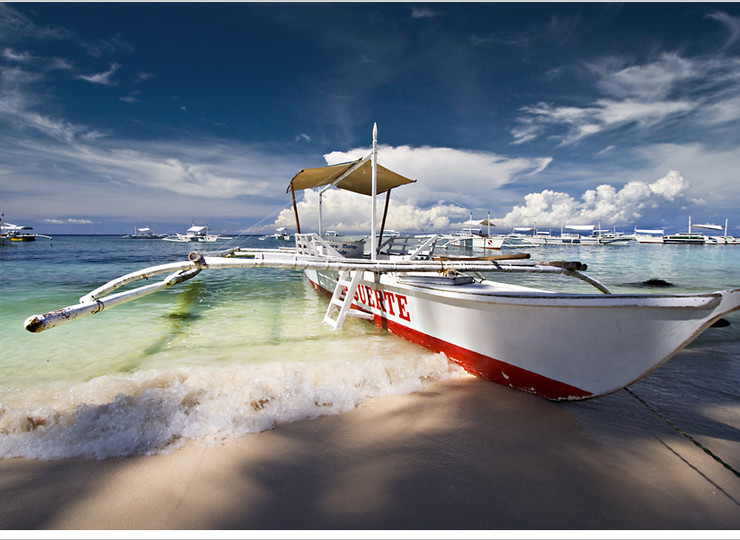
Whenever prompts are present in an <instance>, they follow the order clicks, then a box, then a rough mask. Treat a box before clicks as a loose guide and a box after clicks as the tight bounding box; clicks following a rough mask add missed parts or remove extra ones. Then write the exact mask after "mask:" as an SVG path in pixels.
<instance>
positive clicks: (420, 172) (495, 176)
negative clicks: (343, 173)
mask: <svg viewBox="0 0 740 540" xmlns="http://www.w3.org/2000/svg"><path fill="white" fill-rule="evenodd" d="M369 152H370V149H369V148H358V149H354V150H350V151H348V152H331V153H329V154H326V155H325V156H324V159H325V160H326V162H327V164H329V165H332V164H335V163H343V162H348V161H352V160H355V159H358V158H360V157H362V156H365V155H367V154H368V153H369ZM378 156H379V157H378V161H379V162H380V163H381V164H382V165H383V166H384V167H387V168H389V169H391V170H393V171H397V172H399V173H401V174H403V175H404V176H407V177H409V178H412V179H415V180H417V179H418V180H420V181H419V182H418V183H416V184H413V185H412V186H408V187H405V188H404V194H403V195H400V196H402V197H407V198H413V199H415V200H416V201H417V203H418V204H420V205H426V204H430V203H433V202H436V201H438V200H440V199H445V200H453V201H454V200H457V201H460V202H462V203H463V204H467V203H472V202H475V201H476V200H479V197H480V196H479V193H481V192H486V193H487V192H490V191H491V190H493V189H496V188H498V187H501V186H503V185H506V184H509V183H510V182H513V181H514V180H515V179H516V178H518V177H520V176H527V175H534V174H537V173H539V172H541V171H543V170H544V169H545V168H546V167H547V166H548V165H549V164H550V162H551V161H552V158H549V157H540V158H537V157H535V158H510V157H506V156H501V155H498V154H495V153H493V152H481V151H473V150H460V149H455V148H444V147H442V148H440V147H430V146H422V147H411V146H396V147H393V146H386V145H380V146H379V148H378ZM406 194H407V195H406ZM465 194H468V195H465Z"/></svg>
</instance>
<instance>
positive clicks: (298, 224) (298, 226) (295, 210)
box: [290, 182, 301, 234]
mask: <svg viewBox="0 0 740 540" xmlns="http://www.w3.org/2000/svg"><path fill="white" fill-rule="evenodd" d="M290 194H291V195H292V196H293V213H294V214H295V230H296V233H298V234H301V222H300V221H298V205H297V204H296V202H295V189H293V183H292V182H291V184H290Z"/></svg>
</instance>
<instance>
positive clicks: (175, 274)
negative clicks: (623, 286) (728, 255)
mask: <svg viewBox="0 0 740 540" xmlns="http://www.w3.org/2000/svg"><path fill="white" fill-rule="evenodd" d="M413 181H414V180H410V179H408V178H406V177H403V176H401V175H399V174H397V173H395V172H393V171H390V170H388V169H386V168H384V167H382V166H380V165H378V164H377V128H376V127H374V129H373V149H372V151H371V153H370V154H369V155H368V156H365V157H364V158H362V159H359V160H357V161H355V162H353V163H348V164H342V165H333V166H328V167H320V168H315V169H304V170H301V171H300V172H299V173H298V174H297V175H296V176H295V177H294V178H293V179H292V180H291V182H290V185H289V187H288V191H289V192H291V193H292V195H293V206H294V210H295V216H296V230H297V232H296V235H295V238H296V245H295V248H294V249H291V250H287V249H273V250H259V249H240V248H234V249H232V250H229V251H228V252H221V253H202V252H198V251H193V252H191V253H190V255H189V256H188V260H186V261H180V262H173V263H169V264H163V265H159V266H153V267H150V268H146V269H143V270H139V271H136V272H132V273H130V274H127V275H125V276H122V277H119V278H117V279H114V280H112V281H110V282H109V283H106V284H105V285H103V286H101V287H99V288H97V289H95V290H93V291H92V292H90V293H88V294H86V295H85V296H83V297H82V298H80V302H79V304H77V305H73V306H69V307H65V308H62V309H60V310H57V311H53V312H50V313H46V314H44V315H34V316H32V317H29V318H28V319H26V321H25V327H26V329H27V330H29V331H31V332H40V331H42V330H45V329H47V328H51V327H54V326H57V325H59V324H62V323H64V322H67V321H71V320H73V319H76V318H79V317H82V316H85V315H90V314H94V313H98V312H100V311H102V310H103V309H107V308H111V307H113V306H116V305H118V304H121V303H124V302H127V301H129V300H133V299H134V298H138V297H141V296H144V295H147V294H151V293H153V292H155V291H158V290H161V289H164V288H166V287H170V286H173V285H175V284H177V283H180V282H183V281H186V280H188V279H191V278H193V277H194V276H196V275H197V274H198V273H199V272H201V271H203V270H216V269H227V268H245V267H247V268H261V267H276V268H291V269H296V270H303V271H304V272H305V275H306V277H307V278H308V280H309V281H310V282H311V283H312V284H313V286H314V287H315V288H316V289H317V290H319V291H322V292H324V293H326V294H327V295H330V296H331V298H330V300H329V305H328V309H327V312H326V314H325V316H324V322H325V323H326V324H327V325H329V326H330V327H331V328H333V329H340V328H341V327H342V325H343V324H344V322H345V320H346V318H347V317H349V316H355V317H360V318H363V319H367V320H368V321H371V322H373V323H374V324H376V325H377V326H379V327H381V328H384V329H387V330H388V331H390V332H392V333H393V334H396V335H398V336H400V337H402V338H405V339H407V340H409V341H412V342H414V343H417V344H420V345H422V346H424V347H426V348H428V349H431V350H432V351H439V352H442V353H444V354H445V355H447V357H448V358H449V359H450V360H452V361H454V362H456V363H458V364H459V365H461V366H463V367H464V368H465V369H466V370H467V371H468V372H470V373H472V374H474V375H476V376H478V377H481V378H484V379H489V380H491V381H494V382H496V383H500V384H503V385H505V386H509V387H512V388H515V389H518V390H522V391H525V392H530V393H532V394H535V395H537V396H540V397H542V398H546V399H551V400H582V399H589V398H595V397H598V396H603V395H605V394H609V393H612V392H615V391H617V390H619V389H622V388H624V387H626V386H628V385H630V384H632V383H634V382H635V381H637V380H639V379H641V378H642V377H644V376H645V375H647V374H649V373H650V372H652V371H653V370H655V369H656V368H657V367H658V366H660V365H661V364H663V363H664V362H666V361H667V360H668V359H669V358H671V357H672V356H673V355H674V354H676V353H677V352H678V351H680V350H681V349H682V348H684V347H686V346H687V345H688V344H689V343H691V341H693V340H694V339H695V338H696V337H697V336H698V335H699V334H700V333H701V332H703V331H704V330H706V329H707V328H709V327H710V326H712V325H713V324H714V323H715V322H717V321H718V320H720V319H721V318H722V317H723V316H724V315H726V314H727V313H730V312H732V311H735V310H737V309H738V308H740V289H732V290H724V291H717V292H708V293H703V294H611V293H610V291H609V290H608V289H607V287H605V286H604V285H603V284H601V283H600V282H599V281H598V280H596V279H593V278H592V277H590V276H588V275H586V274H585V273H584V271H585V270H586V266H585V265H584V264H581V263H579V262H567V261H566V262H563V261H555V262H534V261H532V260H530V259H529V255H528V254H517V253H514V254H509V255H498V256H489V257H479V258H473V257H463V258H456V257H452V256H436V255H435V253H434V247H435V244H436V241H437V236H436V235H426V236H414V237H402V236H392V237H390V238H388V239H386V240H384V239H383V229H384V226H385V218H386V214H387V208H388V197H389V194H390V191H391V190H392V189H394V188H396V187H399V186H402V185H404V184H408V183H410V182H413ZM330 188H339V189H345V190H349V191H352V192H355V193H361V194H365V195H370V196H371V201H372V210H371V234H370V236H369V240H370V244H371V245H370V249H369V252H368V253H366V252H367V251H368V250H367V249H365V246H364V239H363V240H360V241H344V240H343V237H338V238H335V239H332V240H331V241H330V240H329V239H327V238H324V237H322V235H321V228H322V218H321V217H319V233H318V234H316V233H301V229H300V222H299V219H298V212H297V206H296V205H295V191H297V190H302V189H317V190H319V205H320V201H321V195H322V193H323V192H324V191H325V190H327V189H330ZM382 193H386V206H385V208H386V212H385V213H384V214H383V219H382V222H381V225H380V228H379V229H378V224H377V221H376V197H377V195H378V194H382ZM319 216H321V214H320V213H319ZM497 272H505V273H525V274H532V273H539V274H551V275H566V276H571V277H574V278H578V279H580V280H582V281H584V282H586V283H588V284H590V285H592V286H594V287H595V288H596V289H598V291H599V292H594V293H591V294H589V293H580V292H576V293H563V292H552V291H548V290H543V289H537V288H531V287H524V286H518V285H511V284H507V283H501V282H497V281H493V280H492V279H490V278H489V276H490V275H491V274H492V273H497ZM158 274H166V277H165V278H164V279H163V280H162V281H159V282H156V283H152V284H149V285H145V286H141V287H138V288H134V289H130V290H127V291H124V292H114V291H116V290H117V289H119V288H120V287H123V286H124V285H127V284H130V283H133V282H136V281H138V280H142V279H149V278H151V277H152V276H155V275H158Z"/></svg>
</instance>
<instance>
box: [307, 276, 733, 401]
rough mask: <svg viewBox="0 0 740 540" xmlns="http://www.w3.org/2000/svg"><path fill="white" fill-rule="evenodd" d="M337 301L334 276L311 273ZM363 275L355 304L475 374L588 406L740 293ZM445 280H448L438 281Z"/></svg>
mask: <svg viewBox="0 0 740 540" xmlns="http://www.w3.org/2000/svg"><path fill="white" fill-rule="evenodd" d="M306 275H307V277H308V279H309V280H310V281H311V283H312V284H314V285H315V286H316V287H317V288H318V289H320V290H322V291H324V292H326V293H328V294H331V292H332V291H333V290H334V287H335V284H336V278H337V275H336V273H334V272H329V271H321V270H319V271H316V270H311V269H309V270H306ZM373 277H374V274H372V273H369V272H366V273H365V275H364V276H363V280H362V281H361V283H360V286H359V288H358V290H357V293H356V294H355V297H354V301H355V304H354V305H355V306H356V307H357V308H359V309H360V310H361V311H367V312H370V313H372V314H373V321H374V323H375V324H376V325H377V326H379V327H382V328H385V329H387V330H389V331H390V332H392V333H393V334H396V335H398V336H400V337H403V338H405V339H407V340H409V341H411V342H414V343H418V344H420V345H422V346H424V347H426V348H428V349H431V350H433V351H438V352H443V353H445V354H446V355H447V356H448V357H449V358H450V359H451V360H452V361H454V362H456V363H458V364H460V365H461V366H462V367H463V368H465V369H466V370H467V371H469V372H470V373H472V374H474V375H476V376H478V377H481V378H484V379H489V380H491V381H494V382H497V383H499V384H503V385H505V386H510V387H512V388H516V389H518V390H523V391H526V392H530V393H532V394H535V395H537V396H539V397H543V398H546V399H551V400H579V399H588V398H594V397H598V396H602V395H605V394H609V393H612V392H615V391H617V390H619V389H621V388H624V387H625V386H627V385H629V384H631V383H633V382H635V381H636V380H638V379H640V378H642V377H644V376H645V375H647V374H648V373H650V372H651V371H653V370H654V369H656V368H657V367H659V366H660V365H661V364H663V363H664V362H665V361H667V360H668V359H669V358H670V357H671V356H673V355H674V354H675V353H676V352H678V351H679V350H681V349H682V348H683V347H685V346H686V345H687V344H688V343H690V342H691V341H692V340H693V339H695V338H696V337H697V336H698V335H699V334H700V333H701V332H702V331H703V330H705V329H706V328H708V327H709V326H710V325H711V324H712V323H713V322H715V321H716V320H717V319H719V318H721V317H722V315H724V314H726V313H727V312H729V311H733V310H735V309H738V307H740V289H736V290H732V291H723V292H717V293H709V294H705V295H619V294H614V295H600V294H582V295H581V294H579V295H573V294H559V293H550V292H547V291H537V290H535V289H528V288H523V287H516V286H509V285H503V284H497V283H495V282H484V283H475V282H473V283H466V284H457V285H455V284H452V281H450V283H451V284H449V285H441V284H440V281H439V279H437V278H435V277H434V276H405V277H403V276H400V277H395V276H393V275H389V274H383V275H380V277H379V279H378V281H377V282H375V281H374V280H373ZM442 279H444V278H442Z"/></svg>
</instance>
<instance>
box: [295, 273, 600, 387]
mask: <svg viewBox="0 0 740 540" xmlns="http://www.w3.org/2000/svg"><path fill="white" fill-rule="evenodd" d="M309 281H310V280H309ZM310 283H311V284H312V285H313V286H314V287H315V288H316V289H317V290H318V291H320V292H322V293H324V294H326V295H328V296H331V293H329V292H328V291H325V290H324V289H322V288H321V287H319V286H318V285H317V284H316V283H314V282H313V281H310ZM353 307H356V306H353ZM373 315H374V316H375V317H374V319H373V321H374V323H375V325H376V326H378V327H380V328H383V329H385V330H388V331H389V332H390V333H392V334H394V335H396V336H398V337H401V338H403V339H405V340H407V341H410V342H411V343H416V344H417V345H421V346H422V347H424V348H426V349H429V350H431V351H434V352H441V353H444V354H445V355H446V356H447V357H448V358H449V359H450V360H452V361H453V362H455V363H456V364H458V365H459V366H461V367H462V368H463V369H465V371H467V372H468V373H470V374H472V375H475V376H476V377H478V378H480V379H486V380H489V381H492V382H495V383H497V384H500V385H503V386H508V387H510V388H514V389H516V390H522V391H524V392H528V393H530V394H534V395H536V396H538V397H541V398H544V399H550V400H557V401H561V400H578V399H586V398H589V397H592V396H593V393H591V392H587V391H585V390H582V389H580V388H577V387H575V386H571V385H569V384H566V383H562V382H559V381H556V380H553V379H550V378H548V377H545V376H543V375H539V374H537V373H534V372H532V371H529V370H526V369H522V368H519V367H516V366H513V365H511V364H507V363H506V362H501V361H500V360H496V359H494V358H491V357H489V356H485V355H483V354H480V353H477V352H474V351H471V350H469V349H465V348H463V347H460V346H458V345H454V344H452V343H449V342H447V341H444V340H441V339H438V338H435V337H433V336H430V335H429V334H425V333H423V332H419V331H418V330H414V329H413V328H409V327H408V326H404V325H402V324H398V323H396V322H394V321H391V320H388V319H386V318H385V317H383V316H381V315H378V314H377V313H374V314H373Z"/></svg>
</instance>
